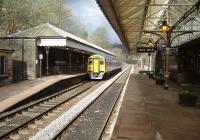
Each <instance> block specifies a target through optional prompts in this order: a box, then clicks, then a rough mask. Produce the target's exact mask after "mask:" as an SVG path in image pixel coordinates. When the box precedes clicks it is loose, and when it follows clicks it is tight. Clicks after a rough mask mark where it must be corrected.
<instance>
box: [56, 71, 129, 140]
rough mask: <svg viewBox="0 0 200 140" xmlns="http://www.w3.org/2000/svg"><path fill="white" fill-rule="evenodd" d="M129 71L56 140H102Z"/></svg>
mask: <svg viewBox="0 0 200 140" xmlns="http://www.w3.org/2000/svg"><path fill="white" fill-rule="evenodd" d="M128 74H129V70H128V71H126V72H125V73H124V74H122V75H121V76H120V77H119V79H117V80H116V81H115V82H114V83H113V84H112V85H111V86H109V87H108V88H107V89H106V91H105V92H103V93H102V95H101V96H99V97H98V98H97V99H96V100H94V101H93V102H92V103H91V104H90V105H89V106H88V107H87V108H86V109H85V110H84V111H83V113H81V114H80V115H79V116H77V118H76V119H75V120H74V121H73V122H72V123H71V124H70V125H69V126H67V127H66V129H65V130H63V131H62V132H61V133H60V134H59V135H58V136H57V137H55V139H56V140H77V139H82V140H88V139H90V140H100V139H102V135H103V134H104V132H105V129H106V126H107V125H108V121H109V119H110V117H111V115H112V112H113V110H114V108H115V105H116V103H117V101H118V99H119V97H120V93H121V91H122V89H123V87H124V84H125V81H126V79H127V77H128Z"/></svg>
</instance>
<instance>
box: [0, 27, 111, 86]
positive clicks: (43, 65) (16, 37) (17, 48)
mask: <svg viewBox="0 0 200 140" xmlns="http://www.w3.org/2000/svg"><path fill="white" fill-rule="evenodd" d="M0 42H1V43H0V48H1V49H7V50H13V51H14V53H13V56H12V57H13V58H12V66H13V70H12V73H10V74H9V75H12V77H13V81H14V82H15V81H20V80H25V79H35V78H39V77H42V76H47V75H56V74H67V73H82V72H86V70H87V59H88V57H89V56H90V55H91V54H100V55H102V56H105V57H107V56H109V57H110V56H113V57H115V55H114V54H112V53H111V52H109V51H107V50H105V49H103V48H101V47H98V46H96V45H94V44H92V43H89V42H87V41H85V40H83V39H81V38H78V37H76V36H74V35H72V34H70V33H68V32H65V31H63V30H61V29H59V28H57V27H55V26H53V25H51V24H49V23H46V24H43V25H39V26H37V27H33V28H30V29H27V30H24V31H18V32H17V33H14V34H11V35H9V36H8V37H2V38H1V39H0Z"/></svg>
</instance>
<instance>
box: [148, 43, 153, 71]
mask: <svg viewBox="0 0 200 140" xmlns="http://www.w3.org/2000/svg"><path fill="white" fill-rule="evenodd" d="M148 45H149V47H154V43H153V42H152V40H151V39H149V41H148ZM148 57H149V63H148V74H150V71H151V69H150V67H151V52H149V53H148Z"/></svg>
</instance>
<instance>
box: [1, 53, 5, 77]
mask: <svg viewBox="0 0 200 140" xmlns="http://www.w3.org/2000/svg"><path fill="white" fill-rule="evenodd" d="M4 74H5V57H4V56H0V75H4Z"/></svg>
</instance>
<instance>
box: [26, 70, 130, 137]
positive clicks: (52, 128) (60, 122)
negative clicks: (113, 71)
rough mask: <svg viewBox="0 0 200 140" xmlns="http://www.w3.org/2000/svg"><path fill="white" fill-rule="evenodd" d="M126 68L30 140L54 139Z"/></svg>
mask: <svg viewBox="0 0 200 140" xmlns="http://www.w3.org/2000/svg"><path fill="white" fill-rule="evenodd" d="M128 68H129V67H127V68H126V69H125V70H123V71H122V72H120V73H119V74H117V75H116V76H115V77H113V78H112V79H110V80H108V81H107V82H106V83H105V84H103V85H102V86H100V87H99V88H97V89H96V90H95V91H94V92H92V93H91V94H89V95H88V96H86V97H84V98H83V99H82V100H80V101H79V102H77V103H76V104H75V105H74V106H72V107H71V108H70V109H69V110H67V111H66V112H64V113H63V114H62V115H61V116H59V117H58V118H57V119H56V120H54V121H53V122H51V123H50V124H49V125H48V126H46V127H45V128H44V129H42V130H41V131H39V132H37V133H36V134H35V135H34V136H32V137H31V138H29V140H51V139H54V138H55V137H56V136H57V135H58V134H59V133H60V132H61V130H63V129H64V128H65V127H66V126H67V125H69V124H70V122H71V121H73V120H74V119H75V118H76V117H77V116H78V115H79V114H80V113H81V112H82V111H83V110H84V109H85V108H86V107H87V106H89V105H90V104H91V103H92V102H93V101H94V100H95V99H96V98H97V97H98V96H99V95H101V94H102V93H103V92H104V91H105V90H106V89H107V88H108V87H109V86H110V85H111V84H112V83H113V82H114V81H115V80H117V79H118V78H119V76H120V75H121V74H122V73H123V72H125V71H126V70H127V69H128Z"/></svg>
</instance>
